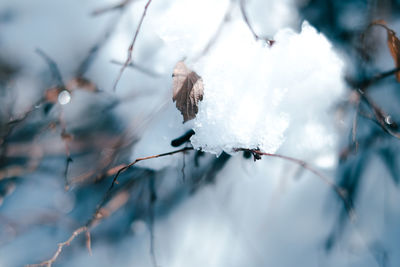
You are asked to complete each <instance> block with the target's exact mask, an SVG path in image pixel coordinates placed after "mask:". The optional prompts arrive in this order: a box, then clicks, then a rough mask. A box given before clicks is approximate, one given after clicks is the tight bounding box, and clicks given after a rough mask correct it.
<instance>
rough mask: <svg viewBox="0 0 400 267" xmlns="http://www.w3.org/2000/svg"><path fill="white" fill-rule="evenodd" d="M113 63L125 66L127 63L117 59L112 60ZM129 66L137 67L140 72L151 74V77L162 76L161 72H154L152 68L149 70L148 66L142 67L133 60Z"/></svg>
mask: <svg viewBox="0 0 400 267" xmlns="http://www.w3.org/2000/svg"><path fill="white" fill-rule="evenodd" d="M111 63H112V64H116V65H120V66H123V65H124V64H125V63H124V62H120V61H117V60H114V59H113V60H111ZM127 67H130V68H133V69H136V70H138V71H140V72H142V73H144V74H147V75H149V76H151V77H160V74H159V73H156V72H154V71H152V70H149V69H146V68H144V67H141V66H139V65H137V64H135V63H133V62H131V63H129V64H128V65H127Z"/></svg>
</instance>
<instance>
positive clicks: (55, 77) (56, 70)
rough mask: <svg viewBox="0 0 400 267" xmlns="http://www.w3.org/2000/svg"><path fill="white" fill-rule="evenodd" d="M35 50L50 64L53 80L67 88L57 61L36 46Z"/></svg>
mask: <svg viewBox="0 0 400 267" xmlns="http://www.w3.org/2000/svg"><path fill="white" fill-rule="evenodd" d="M35 52H36V53H37V54H38V55H39V56H41V57H42V58H43V59H44V60H45V61H46V63H47V65H48V66H49V69H50V72H51V76H52V78H53V80H55V81H56V82H57V86H59V87H61V88H65V83H64V81H63V78H62V76H61V72H60V69H59V68H58V66H57V63H56V62H55V61H54V60H53V59H52V58H51V57H49V56H48V55H47V54H46V53H45V52H44V51H43V50H41V49H40V48H36V50H35Z"/></svg>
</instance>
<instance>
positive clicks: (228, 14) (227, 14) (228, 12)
mask: <svg viewBox="0 0 400 267" xmlns="http://www.w3.org/2000/svg"><path fill="white" fill-rule="evenodd" d="M234 6H235V1H233V0H231V2H230V4H229V6H228V9H227V10H226V12H225V15H224V18H223V19H222V21H221V23H220V24H219V26H218V28H217V30H216V31H215V33H214V35H213V36H212V37H211V38H210V40H209V41H208V43H207V45H206V46H205V47H204V49H203V50H202V51H201V52H200V54H199V55H198V56H197V57H196V58H195V59H194V61H197V60H198V59H199V58H201V57H203V56H205V55H206V54H207V53H208V51H209V50H210V48H211V47H212V46H213V45H214V44H215V42H216V41H217V40H218V37H219V36H220V35H221V33H222V30H223V29H224V26H225V25H226V23H227V22H228V21H229V20H230V18H231V14H232V10H233V7H234Z"/></svg>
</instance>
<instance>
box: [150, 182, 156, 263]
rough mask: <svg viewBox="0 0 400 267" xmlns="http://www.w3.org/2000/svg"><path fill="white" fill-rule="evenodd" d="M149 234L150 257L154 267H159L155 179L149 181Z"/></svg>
mask: <svg viewBox="0 0 400 267" xmlns="http://www.w3.org/2000/svg"><path fill="white" fill-rule="evenodd" d="M149 196H150V197H149V232H150V256H151V261H152V264H153V267H157V266H158V264H157V258H156V254H155V249H154V248H155V244H154V204H155V202H156V200H157V192H156V187H155V184H154V177H151V178H150V179H149Z"/></svg>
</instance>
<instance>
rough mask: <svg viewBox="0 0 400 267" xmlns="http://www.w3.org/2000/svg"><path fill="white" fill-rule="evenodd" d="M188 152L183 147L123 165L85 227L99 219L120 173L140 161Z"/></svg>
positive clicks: (189, 148)
mask: <svg viewBox="0 0 400 267" xmlns="http://www.w3.org/2000/svg"><path fill="white" fill-rule="evenodd" d="M189 150H193V147H185V148H182V149H178V150H174V151H171V152H167V153H162V154H158V155H154V156H149V157H144V158H138V159H136V160H135V161H133V162H131V163H130V164H128V165H125V166H123V167H122V168H120V169H119V170H118V171H117V174H116V175H115V176H114V178H113V180H112V183H111V185H110V187H109V188H108V189H107V192H106V193H105V195H104V197H103V198H102V200H101V201H100V203H99V204H98V206H97V208H96V211H95V212H94V214H93V216H92V218H91V219H90V220H89V221H88V222H87V224H86V226H89V227H90V226H91V225H92V224H93V222H94V221H95V220H96V219H98V218H99V217H100V218H101V214H100V210H101V208H102V207H103V206H104V204H105V203H106V201H107V199H108V198H109V196H110V194H111V191H112V189H113V188H114V185H115V184H116V183H117V179H118V177H119V176H120V174H121V173H123V172H124V171H126V170H127V169H129V168H130V167H132V166H133V165H135V164H136V163H138V162H140V161H143V160H149V159H155V158H160V157H165V156H170V155H173V154H177V153H181V152H185V151H189ZM113 169H114V168H113Z"/></svg>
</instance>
